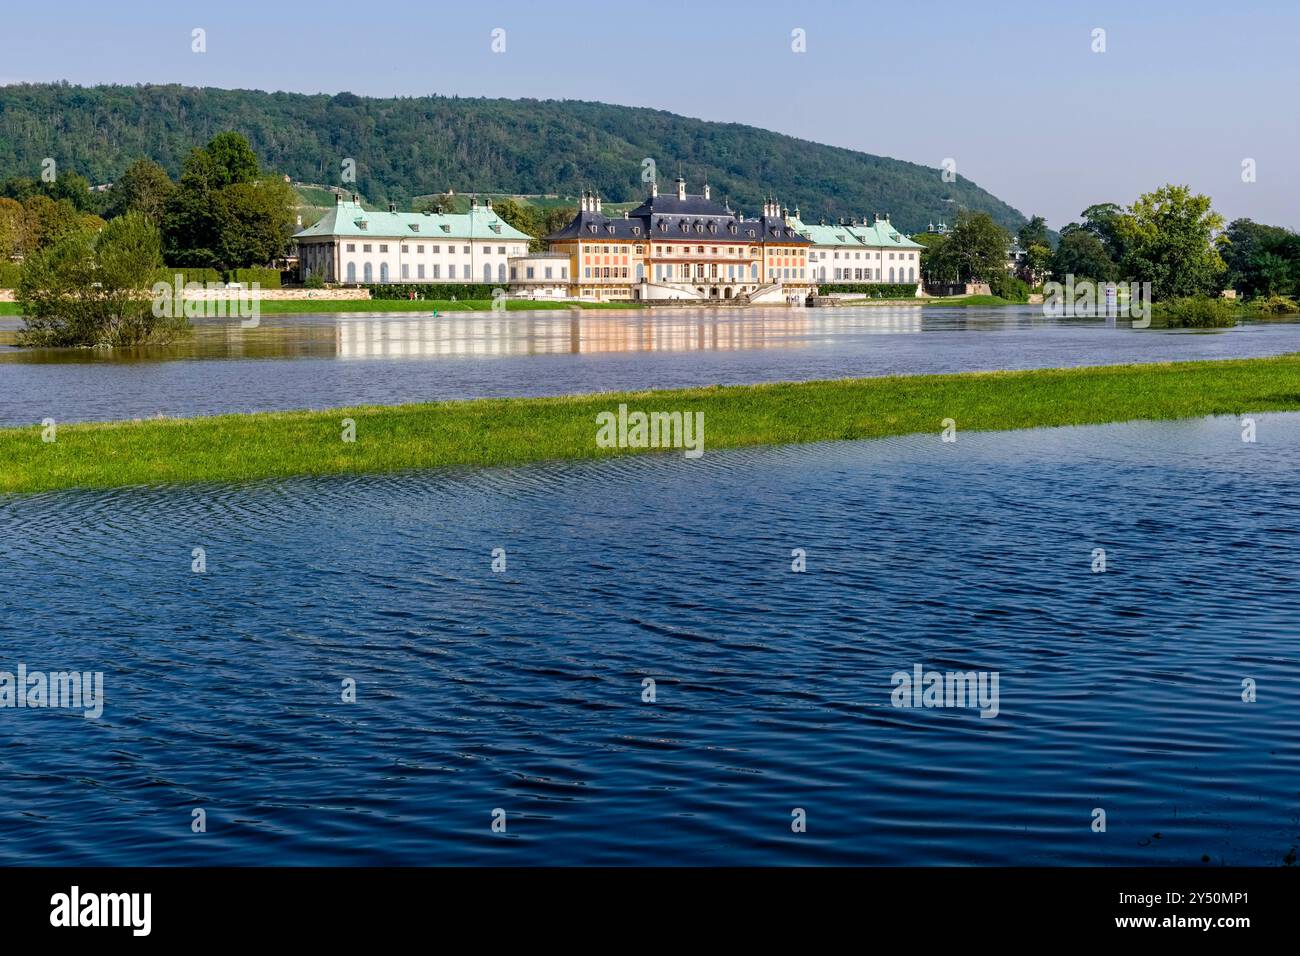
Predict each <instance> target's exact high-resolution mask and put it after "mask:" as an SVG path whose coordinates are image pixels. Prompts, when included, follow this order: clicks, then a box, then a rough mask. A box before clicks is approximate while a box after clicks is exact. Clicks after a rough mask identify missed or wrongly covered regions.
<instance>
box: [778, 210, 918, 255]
mask: <svg viewBox="0 0 1300 956" xmlns="http://www.w3.org/2000/svg"><path fill="white" fill-rule="evenodd" d="M786 221H787V222H788V223H789V224H790V225H791V226H792V227H793V228H794V230H795V231H796V232H798V233H799V234H800V235H801V236H804V237H805V238H807V239H810V240H812V243H813V245H817V246H852V247H854V248H857V249H861V248H863V247H868V246H869V247H870V248H872V249H920V248H921V244H920V243H919V242H913V241H912V240H911V239H909V238H908V237H907V236H905V235H903V234H902V233H901V232H899V231H898V230H897V229H895V228H894V226H893V224H892V223H891V222H890V221H889V220H888V219H878V220H876V221H875V222H871V223H868V222H863V223H860V224H858V225H856V226H854V225H849V226H825V225H810V224H808V223H804V222H801V221H800V220H799V219H797V218H795V217H793V216H791V217H789V218H788V219H787V220H786Z"/></svg>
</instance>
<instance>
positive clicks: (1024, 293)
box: [989, 272, 1029, 302]
mask: <svg viewBox="0 0 1300 956" xmlns="http://www.w3.org/2000/svg"><path fill="white" fill-rule="evenodd" d="M989 292H991V293H993V294H994V295H996V296H997V297H998V298H1000V299H1006V300H1007V301H1008V302H1028V301H1029V283H1028V282H1025V280H1023V279H1021V278H1019V277H1017V276H1013V275H1011V274H1010V273H1009V272H1002V273H999V274H997V275H995V276H993V277H992V278H991V279H989Z"/></svg>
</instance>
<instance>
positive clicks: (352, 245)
mask: <svg viewBox="0 0 1300 956" xmlns="http://www.w3.org/2000/svg"><path fill="white" fill-rule="evenodd" d="M356 251H357V244H356V243H355V242H349V243H348V252H356Z"/></svg>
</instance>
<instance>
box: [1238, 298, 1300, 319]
mask: <svg viewBox="0 0 1300 956" xmlns="http://www.w3.org/2000/svg"><path fill="white" fill-rule="evenodd" d="M1250 305H1251V308H1253V309H1254V310H1255V311H1256V312H1262V313H1264V314H1265V315H1287V314H1289V313H1292V312H1300V305H1297V304H1296V301H1295V299H1290V298H1287V297H1286V296H1284V295H1270V296H1269V297H1268V298H1267V299H1256V300H1255V301H1254V302H1252V303H1251V304H1250Z"/></svg>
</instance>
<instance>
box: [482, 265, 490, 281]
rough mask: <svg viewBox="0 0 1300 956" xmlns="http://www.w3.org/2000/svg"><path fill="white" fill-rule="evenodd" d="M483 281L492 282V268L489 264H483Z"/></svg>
mask: <svg viewBox="0 0 1300 956" xmlns="http://www.w3.org/2000/svg"><path fill="white" fill-rule="evenodd" d="M483 281H484V282H491V281H492V266H491V265H490V264H489V263H486V262H485V263H483Z"/></svg>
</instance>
